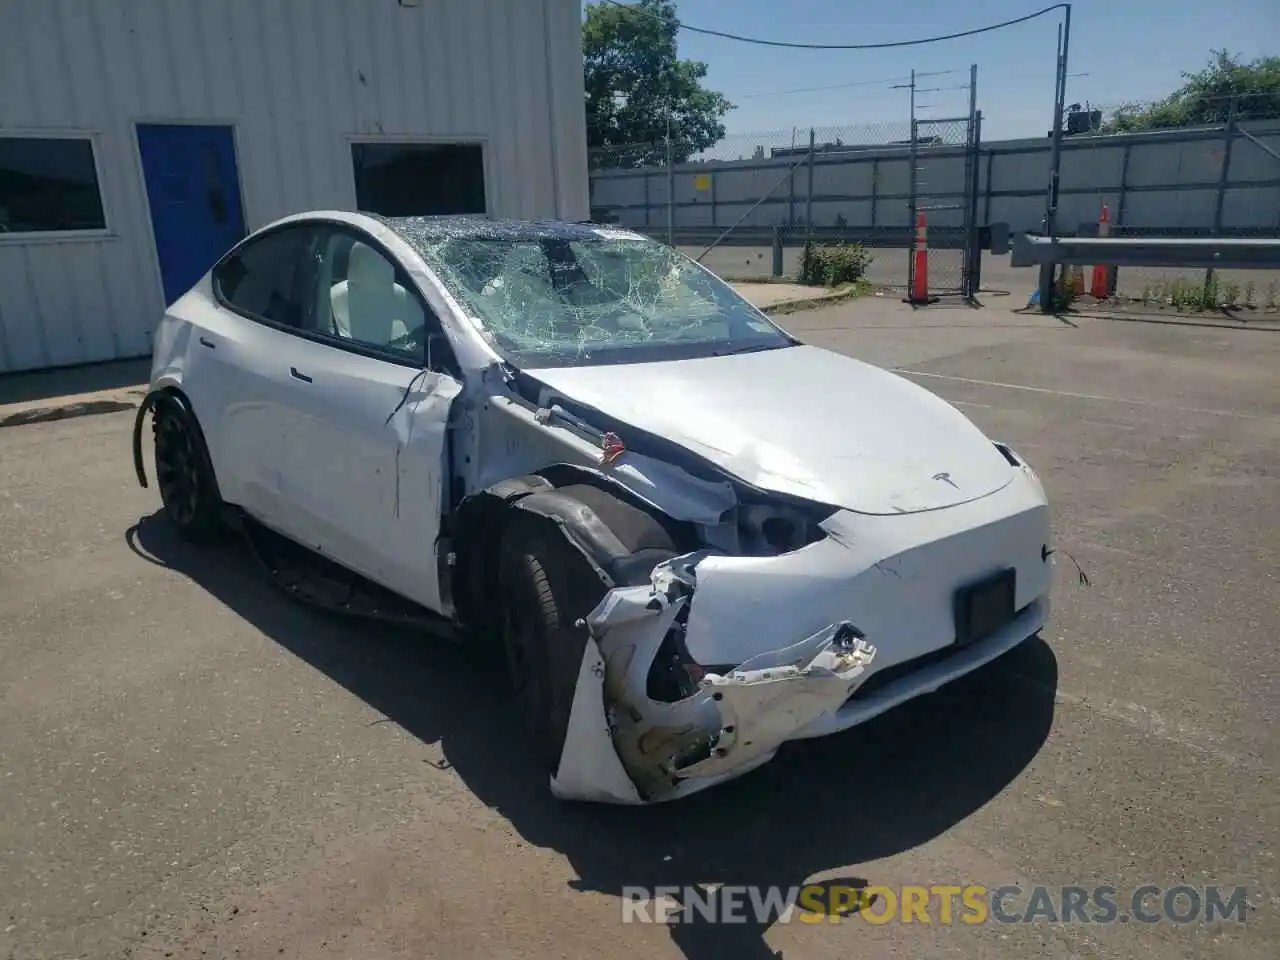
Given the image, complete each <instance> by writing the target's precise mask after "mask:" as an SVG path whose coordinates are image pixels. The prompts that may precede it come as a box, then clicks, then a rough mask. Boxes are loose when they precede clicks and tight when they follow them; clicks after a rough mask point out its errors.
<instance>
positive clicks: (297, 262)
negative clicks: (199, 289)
mask: <svg viewBox="0 0 1280 960" xmlns="http://www.w3.org/2000/svg"><path fill="white" fill-rule="evenodd" d="M309 234H310V228H308V227H295V228H285V229H283V230H277V231H275V232H273V233H269V234H267V235H266V236H264V237H260V238H258V239H257V240H251V241H250V242H248V243H246V244H245V245H244V246H243V247H241V248H240V249H239V250H237V251H236V252H235V254H233V255H232V256H231V257H229V258H228V259H226V260H224V261H223V262H222V263H221V264H219V265H218V267H217V268H216V269H215V270H214V271H213V289H214V293H215V294H216V295H217V297H218V299H219V300H221V301H223V302H224V303H225V304H227V305H228V306H230V307H231V308H232V309H234V310H236V311H237V312H239V313H243V314H247V315H248V316H251V317H255V318H257V319H260V320H267V321H270V322H271V323H278V324H282V325H283V326H287V327H299V326H301V325H302V317H303V307H302V296H301V288H300V286H301V285H300V282H299V281H300V280H301V279H302V273H303V271H302V264H303V256H304V252H305V250H306V244H307V241H308V238H309Z"/></svg>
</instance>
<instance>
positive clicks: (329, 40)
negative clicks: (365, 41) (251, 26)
mask: <svg viewBox="0 0 1280 960" xmlns="http://www.w3.org/2000/svg"><path fill="white" fill-rule="evenodd" d="M345 6H346V4H345V3H344V2H343V0H325V2H324V3H323V5H321V6H318V7H317V11H318V18H317V26H318V28H319V33H320V37H319V42H320V49H321V51H322V60H323V62H324V63H326V64H328V65H329V67H328V69H326V70H324V78H323V81H322V82H323V84H324V91H325V105H326V109H325V110H324V112H323V116H324V117H325V119H326V120H327V121H328V123H329V125H330V127H329V129H328V130H326V131H325V138H326V140H327V141H328V142H329V149H328V150H327V153H328V155H329V159H330V163H329V184H330V190H331V191H332V195H331V196H326V204H325V205H326V206H328V205H331V204H332V205H334V206H339V207H354V206H355V202H356V201H355V181H354V179H353V177H352V172H351V147H350V145H349V144H348V142H347V139H346V136H345V135H346V134H350V133H354V132H355V131H357V130H358V129H359V127H360V122H359V113H360V111H359V106H358V103H357V100H356V98H357V95H358V84H357V82H356V79H355V70H354V69H353V67H352V54H351V44H350V39H349V34H348V33H347V31H346V29H345V26H344V23H343V10H344V9H345Z"/></svg>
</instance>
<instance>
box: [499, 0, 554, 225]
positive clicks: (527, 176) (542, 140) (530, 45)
mask: <svg viewBox="0 0 1280 960" xmlns="http://www.w3.org/2000/svg"><path fill="white" fill-rule="evenodd" d="M543 7H544V3H543V0H537V2H536V3H529V2H527V0H526V2H523V3H521V2H517V3H516V4H515V5H514V8H513V9H512V11H511V18H510V20H509V24H510V30H511V33H512V40H513V46H514V52H515V56H514V57H513V58H512V60H513V62H512V67H513V71H512V76H511V82H512V88H513V89H512V93H513V99H514V102H515V103H516V104H517V105H518V106H517V109H518V110H519V112H520V118H521V137H520V140H519V144H520V166H519V172H520V176H521V178H522V179H523V184H522V185H523V187H524V189H525V195H524V207H525V216H529V217H545V216H554V215H555V208H556V203H555V191H554V189H553V180H552V178H553V177H554V172H553V171H554V165H553V163H552V150H551V137H552V136H553V134H552V130H551V125H550V123H549V122H548V121H549V120H550V116H549V114H548V109H547V103H548V101H549V98H550V95H551V91H550V90H549V89H548V88H547V67H546V64H545V63H544V62H543V58H544V51H545V50H546V24H545V22H544V21H543Z"/></svg>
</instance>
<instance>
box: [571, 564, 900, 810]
mask: <svg viewBox="0 0 1280 960" xmlns="http://www.w3.org/2000/svg"><path fill="white" fill-rule="evenodd" d="M681 559H687V558H679V559H677V560H676V561H672V564H675V563H679V562H680V560H681ZM688 602H689V593H688V592H687V588H686V587H685V586H684V585H683V584H682V583H681V582H680V580H679V578H678V577H675V576H672V570H671V565H670V564H664V565H662V566H660V567H659V568H658V569H657V570H656V571H655V575H654V587H653V589H650V588H646V587H627V588H621V589H616V590H613V591H610V593H609V594H608V595H606V597H605V599H604V600H603V601H602V602H601V604H600V605H599V606H598V607H597V608H596V609H595V610H594V611H593V612H592V614H591V615H590V616H589V617H588V618H587V627H588V630H589V632H590V640H589V641H588V642H587V645H586V650H585V652H584V656H583V658H582V666H581V669H580V672H579V675H578V686H577V690H576V693H575V696H574V702H573V708H572V714H571V716H570V721H569V730H568V735H567V737H566V740H565V745H564V750H563V753H562V755H561V761H560V768H559V770H558V771H557V774H556V776H555V777H554V778H553V779H552V791H553V793H555V795H556V796H558V797H562V798H565V799H579V800H595V801H603V802H609V803H624V804H643V803H653V802H659V801H662V800H671V799H675V798H676V797H680V796H683V795H685V794H688V793H692V792H694V791H696V790H700V789H705V788H706V787H709V786H712V785H713V784H716V783H719V782H721V781H723V780H726V779H729V778H731V777H736V776H740V775H742V774H743V773H746V772H747V771H748V770H752V769H754V768H756V767H758V766H760V765H761V764H762V763H765V762H766V761H768V760H769V759H770V758H771V757H772V756H773V755H774V754H775V753H776V752H777V750H778V747H780V746H781V745H782V744H783V743H784V742H785V741H787V740H789V739H792V738H793V737H794V736H795V735H796V734H797V733H798V732H800V731H802V730H804V729H805V728H807V727H809V726H810V725H811V724H813V723H814V722H815V721H816V720H818V719H819V718H820V717H822V716H823V715H824V714H827V713H829V712H830V711H832V710H835V709H836V708H838V707H839V706H840V704H842V703H843V702H845V701H846V700H847V699H848V698H849V696H850V694H851V693H852V692H853V691H854V690H855V689H856V688H857V686H858V684H859V683H860V682H861V681H862V680H863V679H864V678H865V676H866V667H867V666H868V664H870V663H871V662H872V660H873V659H874V658H875V653H876V651H875V648H874V647H873V646H871V644H869V643H868V642H867V641H866V638H865V637H863V636H862V634H861V632H860V631H859V630H858V629H857V627H855V626H854V625H853V624H851V623H849V622H847V621H846V622H841V623H835V624H832V625H831V626H829V627H827V628H826V629H824V630H821V631H819V632H818V633H815V634H814V635H813V636H810V637H807V638H805V639H803V640H800V641H799V642H797V643H795V644H792V645H791V646H788V647H784V648H782V649H780V650H776V651H772V652H769V653H765V654H761V655H759V656H756V657H753V658H751V659H750V660H747V661H745V662H744V663H742V664H740V665H739V666H738V667H736V668H735V669H734V670H733V671H732V672H731V673H729V674H727V675H720V674H715V673H708V674H706V675H705V676H704V677H703V678H702V680H701V681H700V682H699V684H698V691H697V693H695V694H694V695H693V696H690V697H687V698H686V699H684V700H679V701H677V702H675V703H664V702H660V701H656V700H652V699H650V698H649V697H648V696H647V695H646V694H645V692H644V691H645V690H646V686H647V678H648V674H649V670H650V667H651V666H652V664H653V661H654V658H655V656H656V655H657V653H658V648H659V647H660V646H661V645H662V641H663V639H664V638H665V637H666V635H667V632H668V631H669V630H670V629H671V627H672V625H673V623H674V622H675V619H676V616H677V615H678V614H679V613H680V611H681V609H682V608H683V607H684V606H685V605H686V604H687V603H688Z"/></svg>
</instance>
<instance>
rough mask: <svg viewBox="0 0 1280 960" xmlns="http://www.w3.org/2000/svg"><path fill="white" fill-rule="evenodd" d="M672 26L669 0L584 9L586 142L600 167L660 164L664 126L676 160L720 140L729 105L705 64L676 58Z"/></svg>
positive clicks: (674, 27)
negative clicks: (711, 85)
mask: <svg viewBox="0 0 1280 960" xmlns="http://www.w3.org/2000/svg"><path fill="white" fill-rule="evenodd" d="M677 29H678V28H677V24H676V11H675V4H674V3H673V2H672V0H639V2H637V3H635V4H633V5H631V6H627V7H620V6H617V5H615V4H612V3H595V4H592V5H591V6H589V7H587V15H586V21H585V23H584V24H583V27H582V48H583V56H584V58H585V60H586V91H587V102H586V107H587V145H588V146H589V147H590V148H591V149H592V151H593V154H594V157H595V162H596V163H597V164H598V165H599V166H610V167H641V166H647V165H650V164H661V163H664V162H665V159H666V146H665V140H666V137H667V135H668V130H669V131H670V136H671V152H672V159H673V160H674V161H675V162H677V163H683V162H684V161H686V160H688V159H689V157H691V156H692V155H693V154H695V153H698V152H699V151H701V150H705V149H707V148H708V147H711V146H714V145H715V144H716V143H718V142H719V141H720V140H721V139H722V138H723V137H724V124H723V123H721V122H720V120H721V118H722V117H723V116H724V115H725V114H726V113H728V112H729V111H730V110H732V109H733V104H731V103H730V102H729V101H728V100H727V99H725V97H724V96H722V95H721V94H719V93H716V92H714V91H711V90H707V89H705V88H704V87H703V86H702V80H703V79H704V78H705V77H706V75H707V65H706V64H705V63H700V62H698V61H696V60H681V59H679V58H678V57H677V55H676V33H677Z"/></svg>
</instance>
